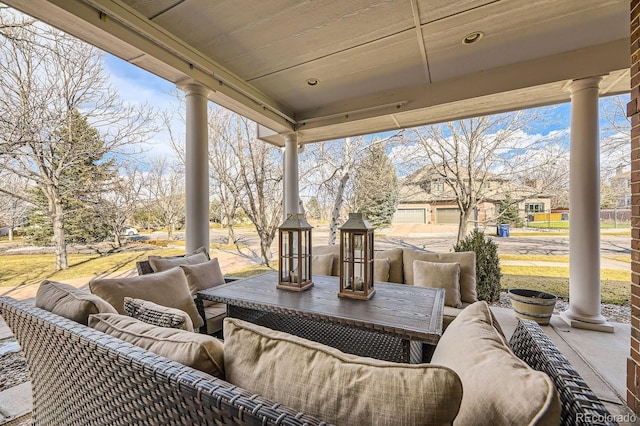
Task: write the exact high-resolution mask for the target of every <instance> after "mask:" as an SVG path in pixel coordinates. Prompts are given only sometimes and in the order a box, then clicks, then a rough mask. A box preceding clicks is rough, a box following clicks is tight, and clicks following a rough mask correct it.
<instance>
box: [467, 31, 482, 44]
mask: <svg viewBox="0 0 640 426" xmlns="http://www.w3.org/2000/svg"><path fill="white" fill-rule="evenodd" d="M482 37H484V33H483V32H482V31H474V32H472V33H469V34H467V35H466V36H464V37H463V38H462V44H473V43H475V42H477V41H480V40H481V39H482Z"/></svg>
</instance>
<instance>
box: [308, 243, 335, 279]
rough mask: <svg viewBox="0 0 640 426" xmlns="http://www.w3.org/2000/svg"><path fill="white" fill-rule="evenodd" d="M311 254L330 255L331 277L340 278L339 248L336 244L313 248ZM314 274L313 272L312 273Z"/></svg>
mask: <svg viewBox="0 0 640 426" xmlns="http://www.w3.org/2000/svg"><path fill="white" fill-rule="evenodd" d="M311 253H313V254H314V255H318V254H332V255H333V266H332V267H331V275H333V276H334V277H337V276H340V246H339V245H338V244H334V245H325V246H313V247H312V248H311ZM313 273H314V274H315V273H316V272H315V270H314V271H313Z"/></svg>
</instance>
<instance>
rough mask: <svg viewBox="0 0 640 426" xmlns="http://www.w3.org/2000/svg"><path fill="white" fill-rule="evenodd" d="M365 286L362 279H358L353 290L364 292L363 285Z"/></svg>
mask: <svg viewBox="0 0 640 426" xmlns="http://www.w3.org/2000/svg"><path fill="white" fill-rule="evenodd" d="M363 284H364V282H363V280H362V278H360V277H356V278H355V280H354V284H353V289H354V290H355V291H362V285H363Z"/></svg>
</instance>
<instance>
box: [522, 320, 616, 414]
mask: <svg viewBox="0 0 640 426" xmlns="http://www.w3.org/2000/svg"><path fill="white" fill-rule="evenodd" d="M509 343H510V345H511V348H512V349H513V352H514V353H515V354H516V355H517V356H518V357H519V358H520V359H522V360H524V361H525V362H526V363H527V364H529V365H530V366H531V367H532V368H535V369H536V370H539V371H543V372H545V373H547V374H548V375H549V377H551V379H552V380H553V382H554V384H555V385H556V389H558V393H559V394H560V401H561V402H562V423H561V424H562V425H615V424H616V423H612V422H609V419H612V416H611V415H610V414H609V411H607V409H606V408H605V407H604V405H602V403H601V402H600V400H599V399H598V397H597V396H596V395H595V394H594V393H593V391H592V390H591V388H589V385H587V384H586V383H585V381H584V380H583V379H582V377H580V374H578V372H577V371H576V370H575V369H574V368H573V366H572V365H571V363H570V362H569V360H568V359H567V358H566V357H565V356H564V355H562V354H561V353H560V351H559V350H558V348H557V347H556V345H555V344H554V343H553V342H552V341H551V340H550V339H549V337H547V335H546V334H545V333H544V331H542V328H540V325H538V323H536V322H535V321H530V320H521V319H519V320H518V327H517V328H516V331H515V332H514V333H513V336H512V337H511V340H510V342H509ZM581 419H590V420H591V421H589V422H587V421H586V420H581ZM594 419H603V420H605V422H604V423H598V422H594V421H593V420H594Z"/></svg>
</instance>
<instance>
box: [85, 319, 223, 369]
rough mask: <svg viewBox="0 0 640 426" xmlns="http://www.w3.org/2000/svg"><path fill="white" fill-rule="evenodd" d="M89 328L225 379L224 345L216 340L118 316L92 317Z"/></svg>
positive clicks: (204, 335) (203, 335)
mask: <svg viewBox="0 0 640 426" xmlns="http://www.w3.org/2000/svg"><path fill="white" fill-rule="evenodd" d="M89 327H92V328H95V329H96V330H98V331H102V332H103V333H106V334H109V335H110V336H113V337H116V338H118V339H120V340H123V341H125V342H127V343H131V344H132V345H135V346H138V347H141V348H143V349H146V350H148V351H150V352H153V353H155V354H156V355H160V356H163V357H165V358H169V359H171V360H173V361H176V362H179V363H180V364H184V365H187V366H189V367H192V368H195V369H197V370H200V371H204V372H205V373H208V374H211V375H212V376H215V377H219V378H224V346H223V344H222V342H221V341H220V340H218V339H216V338H215V337H212V336H207V335H206V334H199V333H192V332H189V331H185V330H178V329H175V328H164V327H157V326H155V325H151V324H147V323H144V322H142V321H139V320H137V319H135V318H131V317H128V316H126V315H119V314H98V315H91V317H89Z"/></svg>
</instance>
